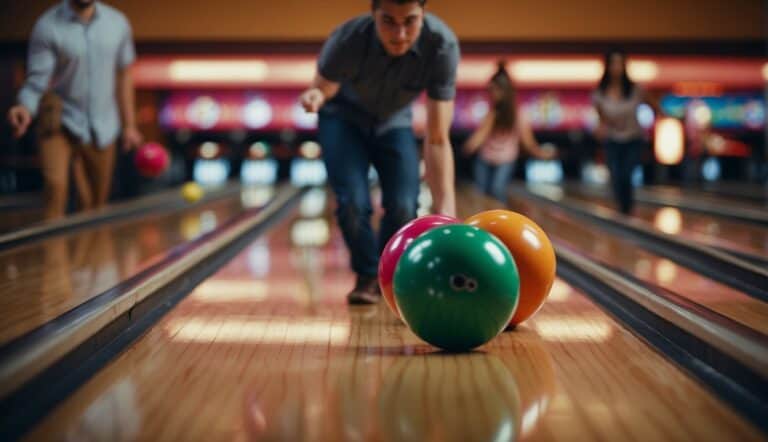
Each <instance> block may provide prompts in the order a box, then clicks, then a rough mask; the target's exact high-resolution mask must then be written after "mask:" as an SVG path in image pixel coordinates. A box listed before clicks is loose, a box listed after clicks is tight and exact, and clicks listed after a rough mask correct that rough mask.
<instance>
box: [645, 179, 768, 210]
mask: <svg viewBox="0 0 768 442" xmlns="http://www.w3.org/2000/svg"><path fill="white" fill-rule="evenodd" d="M645 189H646V190H648V191H649V192H653V193H657V194H659V195H670V196H678V197H680V196H683V197H687V196H692V197H704V198H720V199H727V200H728V201H730V202H734V203H737V204H742V205H745V206H747V207H749V206H751V207H755V206H757V207H760V206H763V207H765V206H766V205H768V189H766V187H765V186H764V185H760V184H756V183H740V182H734V183H727V182H720V183H709V184H703V185H700V186H697V187H692V188H690V187H684V188H681V187H678V186H664V185H657V186H647V187H645Z"/></svg>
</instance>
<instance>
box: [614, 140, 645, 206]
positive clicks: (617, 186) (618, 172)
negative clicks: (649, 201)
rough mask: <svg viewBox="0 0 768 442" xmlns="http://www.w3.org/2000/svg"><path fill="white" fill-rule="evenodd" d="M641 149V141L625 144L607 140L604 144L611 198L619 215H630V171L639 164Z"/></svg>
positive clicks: (631, 141) (632, 193)
mask: <svg viewBox="0 0 768 442" xmlns="http://www.w3.org/2000/svg"><path fill="white" fill-rule="evenodd" d="M642 148H643V140H641V139H635V140H629V141H625V142H620V141H610V140H609V141H607V142H606V143H605V151H606V152H605V153H606V160H607V162H608V169H609V170H610V171H611V187H612V188H613V197H614V199H615V200H616V205H617V206H618V207H619V210H620V211H621V213H625V214H628V213H630V212H631V211H632V206H633V205H634V202H635V199H634V188H633V186H632V171H634V170H635V166H637V165H638V164H639V162H640V151H641V149H642Z"/></svg>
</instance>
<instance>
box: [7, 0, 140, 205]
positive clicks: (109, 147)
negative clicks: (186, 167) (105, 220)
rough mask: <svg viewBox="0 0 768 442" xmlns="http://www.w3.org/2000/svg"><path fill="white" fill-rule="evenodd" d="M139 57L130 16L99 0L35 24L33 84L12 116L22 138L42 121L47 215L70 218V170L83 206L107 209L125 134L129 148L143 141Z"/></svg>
mask: <svg viewBox="0 0 768 442" xmlns="http://www.w3.org/2000/svg"><path fill="white" fill-rule="evenodd" d="M135 57H136V55H135V49H134V45H133V40H132V32H131V26H130V23H129V22H128V20H127V19H126V17H125V16H124V15H123V14H122V13H121V12H120V11H118V10H116V9H115V8H113V7H111V6H108V5H106V4H103V3H101V2H97V1H95V0H64V1H62V2H61V3H59V4H57V5H55V6H53V7H52V8H50V9H48V10H47V11H46V12H45V13H44V14H43V15H42V16H41V17H40V18H39V19H38V21H37V23H36V24H35V27H34V29H33V31H32V35H31V37H30V40H29V58H28V63H27V77H26V81H25V83H24V86H23V87H22V89H21V91H19V94H18V104H17V105H15V106H14V107H12V108H11V109H10V111H9V112H8V119H9V121H10V123H11V126H12V128H13V131H14V135H15V136H16V137H21V136H23V135H24V134H25V133H26V132H27V130H28V128H29V126H30V124H31V122H32V120H33V118H34V117H39V121H38V126H39V127H38V130H37V134H38V144H39V151H40V161H41V168H42V173H43V178H44V183H45V194H46V218H48V219H54V218H58V217H61V216H63V215H64V212H65V208H66V199H67V192H68V191H67V187H68V182H69V169H70V166H71V167H72V168H73V170H74V172H75V182H76V184H77V187H78V191H79V193H80V195H79V196H80V203H81V206H82V207H83V208H96V207H100V206H102V205H104V204H106V201H107V199H108V197H109V190H110V186H111V182H112V175H113V171H114V162H115V144H116V142H117V139H118V137H119V136H120V135H121V134H122V141H123V147H124V148H125V149H127V150H129V149H131V148H133V147H136V146H138V145H139V144H140V143H141V142H142V137H141V134H140V132H139V131H138V129H137V127H136V121H135V115H134V114H135V112H134V108H135V103H134V101H135V100H134V89H133V82H132V79H131V75H130V70H129V68H130V66H131V65H132V64H133V62H134V60H135Z"/></svg>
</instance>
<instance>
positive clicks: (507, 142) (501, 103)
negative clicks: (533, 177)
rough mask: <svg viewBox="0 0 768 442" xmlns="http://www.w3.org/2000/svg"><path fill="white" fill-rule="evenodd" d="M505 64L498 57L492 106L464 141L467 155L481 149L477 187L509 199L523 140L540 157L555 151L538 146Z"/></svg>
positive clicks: (490, 89)
mask: <svg viewBox="0 0 768 442" xmlns="http://www.w3.org/2000/svg"><path fill="white" fill-rule="evenodd" d="M504 66H505V62H504V61H499V64H498V69H497V70H496V73H495V74H494V75H493V76H492V77H491V79H490V81H489V82H488V95H489V96H490V99H491V106H490V110H489V111H488V113H487V114H486V115H485V117H483V120H482V121H481V122H480V125H479V126H478V128H477V130H475V132H474V133H473V134H472V136H470V137H469V139H468V140H467V142H466V143H465V144H464V153H465V154H467V155H471V154H473V153H475V152H477V151H478V150H479V152H478V155H477V160H476V161H475V170H474V177H475V183H476V184H477V187H478V188H479V189H480V190H481V191H482V192H484V193H486V194H488V195H490V196H493V197H494V198H496V199H498V200H500V201H502V202H506V200H507V198H506V195H507V184H508V182H509V176H510V174H511V173H512V170H513V169H514V165H515V161H516V160H517V157H518V155H519V153H520V144H522V146H523V147H524V148H525V149H526V150H527V151H528V152H529V153H530V154H531V155H534V156H536V157H539V158H544V159H550V158H552V157H553V156H554V155H555V154H554V152H547V151H543V150H542V149H540V148H539V145H538V143H537V142H536V138H535V137H534V136H533V131H532V130H531V126H530V124H528V121H527V120H526V119H525V118H524V116H523V115H522V112H518V108H517V91H516V90H515V85H514V83H513V82H512V78H510V76H509V74H508V73H507V70H506V69H505V67H504ZM521 142H522V143H521Z"/></svg>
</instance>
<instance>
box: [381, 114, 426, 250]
mask: <svg viewBox="0 0 768 442" xmlns="http://www.w3.org/2000/svg"><path fill="white" fill-rule="evenodd" d="M370 155H371V158H372V160H373V165H374V167H376V171H377V172H378V174H379V181H380V183H381V193H382V206H383V207H384V216H383V217H382V219H381V228H380V229H379V252H381V251H382V250H383V249H384V246H385V245H386V244H387V241H389V239H390V238H391V237H392V235H394V234H395V232H397V230H398V229H400V227H402V226H403V225H405V224H406V223H407V222H408V221H410V220H412V219H414V218H416V210H417V208H418V198H419V150H418V145H417V144H416V137H415V136H414V135H413V130H412V129H411V128H396V129H390V130H388V131H387V132H385V133H383V134H381V135H379V136H377V137H376V145H375V146H374V148H373V149H372V150H371V152H370Z"/></svg>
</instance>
